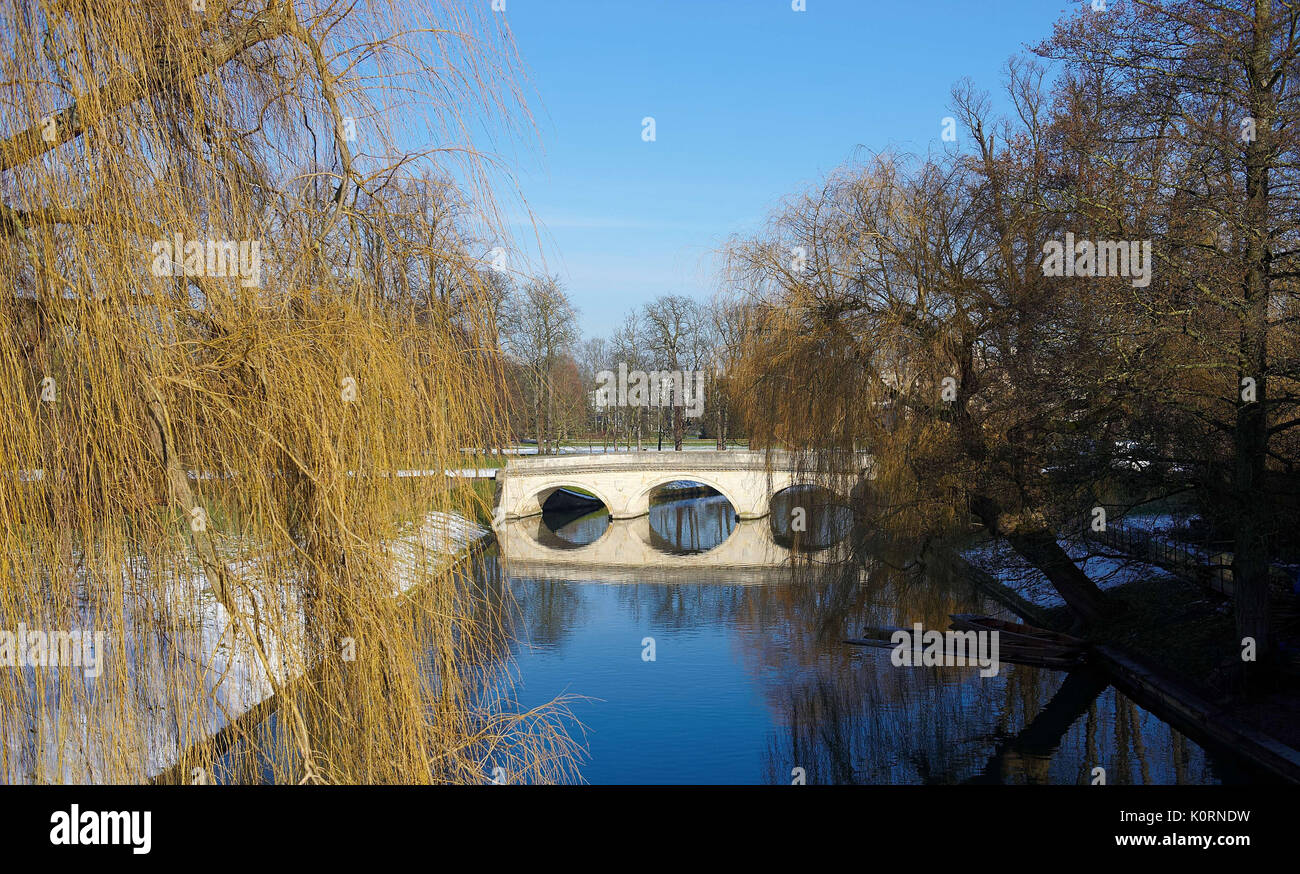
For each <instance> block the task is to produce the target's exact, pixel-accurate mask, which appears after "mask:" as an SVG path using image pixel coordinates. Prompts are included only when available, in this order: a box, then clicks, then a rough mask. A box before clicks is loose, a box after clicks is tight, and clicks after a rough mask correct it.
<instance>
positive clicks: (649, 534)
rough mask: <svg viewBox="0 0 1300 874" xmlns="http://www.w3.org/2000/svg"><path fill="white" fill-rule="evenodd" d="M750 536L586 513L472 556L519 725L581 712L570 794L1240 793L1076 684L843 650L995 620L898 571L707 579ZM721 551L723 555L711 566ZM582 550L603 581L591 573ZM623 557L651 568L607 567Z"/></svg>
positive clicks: (841, 567) (1213, 769) (673, 521)
mask: <svg viewBox="0 0 1300 874" xmlns="http://www.w3.org/2000/svg"><path fill="white" fill-rule="evenodd" d="M773 518H774V519H778V520H780V519H786V518H788V514H787V513H784V512H782V511H780V509H779V507H778V510H777V512H774V514H773ZM827 518H828V517H825V516H819V517H818V518H817V519H816V520H814V524H812V525H811V526H809V528H810V530H812V531H815V532H819V533H818V534H817V535H815V536H813V537H812V539H813V540H814V541H826V540H834V537H826V536H825V533H826V531H827V526H828V522H827ZM832 523H833V520H832ZM634 524H635V525H639V526H640V527H637V528H618V527H614V526H629V525H634ZM758 524H761V525H764V526H769V528H768V532H769V536H770V537H774V539H775V541H776V542H777V543H778V545H780V544H785V545H788V544H789V540H788V536H789V534H790V532H788V531H774V530H773V528H772V527H770V526H772V525H773V523H771V522H769V521H767V520H763V521H762V522H761V523H758ZM754 525H755V523H751V522H745V523H738V522H737V521H736V518H735V516H734V514H733V512H732V510H731V507H730V505H729V504H728V503H727V501H726V500H725V499H724V498H721V497H720V496H716V495H715V496H711V497H696V498H689V499H679V500H669V501H666V502H661V503H658V504H656V505H655V506H653V507H652V509H651V513H650V517H649V520H648V524H647V522H646V520H642V521H641V522H639V523H635V522H634V523H628V522H614V523H611V521H610V519H609V517H608V515H607V514H605V513H604V512H603V510H602V511H599V512H593V513H588V514H586V515H577V514H573V513H570V514H569V516H567V517H559V518H554V517H549V516H548V517H547V518H546V519H544V520H542V522H541V523H540V524H539V523H538V522H537V521H536V520H534V522H533V523H532V527H531V528H530V529H529V534H530V536H532V537H533V538H534V539H535V541H536V542H537V543H538V544H539V545H540V546H542V547H544V550H543V551H541V552H537V551H535V550H534V551H531V552H530V553H529V556H530V557H529V559H528V560H527V561H524V560H523V559H518V560H516V556H515V553H516V552H517V550H516V549H514V548H512V547H511V546H510V545H509V543H510V541H506V545H505V546H504V547H503V549H504V550H505V552H506V553H507V554H506V555H505V556H504V562H502V561H499V560H498V558H497V557H496V556H495V553H493V554H492V555H490V556H489V560H488V563H487V570H486V573H488V574H489V575H493V576H495V577H496V582H497V583H498V584H499V585H504V586H506V587H508V588H509V590H510V592H511V593H512V594H513V599H514V601H515V607H514V613H513V620H512V627H511V632H512V633H513V635H514V636H515V637H516V638H517V639H518V640H519V643H518V645H517V646H516V647H515V662H516V668H517V681H516V686H515V692H516V694H517V696H518V698H519V702H520V704H521V705H523V706H525V707H532V706H536V705H540V704H544V703H545V702H547V701H549V700H551V699H553V698H556V697H557V696H561V695H566V694H567V695H574V696H584V697H583V698H582V699H581V700H577V701H574V702H572V703H571V707H572V710H573V713H574V716H575V717H576V719H577V720H578V721H580V722H581V728H579V726H577V725H571V726H570V729H571V731H574V732H575V733H578V734H580V735H581V736H583V737H584V738H585V744H586V747H587V752H588V756H587V760H586V761H585V763H584V764H583V765H582V766H581V767H580V772H581V775H582V778H583V779H584V780H586V781H587V782H590V783H597V784H600V783H790V782H794V781H796V780H797V779H799V777H800V775H801V774H802V777H803V779H804V780H806V782H807V783H810V784H816V783H877V784H905V783H961V782H1005V783H1027V782H1049V783H1089V782H1093V779H1094V775H1093V769H1094V768H1097V767H1101V768H1104V769H1105V779H1106V782H1107V783H1110V784H1119V783H1157V784H1164V783H1215V782H1221V781H1236V780H1240V779H1242V776H1241V775H1240V774H1238V773H1237V772H1235V770H1233V769H1232V768H1231V767H1229V766H1228V765H1227V764H1224V763H1223V762H1222V761H1221V760H1220V759H1217V758H1216V757H1214V756H1212V755H1210V754H1208V753H1207V752H1206V751H1205V750H1204V749H1202V748H1201V747H1200V746H1198V745H1197V744H1196V743H1193V742H1192V741H1190V740H1188V739H1187V738H1185V737H1183V736H1182V735H1181V734H1179V733H1178V732H1177V731H1175V730H1173V729H1172V728H1171V727H1170V726H1168V725H1167V724H1165V723H1164V722H1162V721H1161V720H1159V719H1158V718H1156V717H1155V716H1154V715H1152V714H1150V713H1148V712H1146V711H1144V710H1143V709H1142V708H1140V707H1138V706H1137V705H1135V704H1134V703H1133V702H1132V701H1130V700H1129V699H1128V698H1126V697H1125V696H1124V695H1122V694H1121V693H1119V692H1118V691H1117V690H1116V689H1115V688H1114V687H1111V686H1109V685H1108V684H1107V683H1106V681H1105V678H1104V677H1100V676H1098V675H1095V674H1093V673H1091V672H1080V671H1076V672H1074V673H1072V674H1070V675H1069V676H1068V677H1067V676H1066V675H1065V674H1064V673H1061V672H1057V671H1050V670H1045V669H1037V668H1029V667H1023V666H1015V665H1009V664H1006V663H1003V664H1002V667H1001V670H1000V672H999V673H998V674H997V675H996V676H994V677H988V678H985V677H981V676H980V674H979V671H978V669H977V668H974V667H969V668H956V667H954V668H934V667H931V668H925V667H919V668H913V667H896V666H894V665H893V664H892V663H891V661H890V658H889V656H890V652H889V650H887V649H872V648H864V647H855V646H851V645H847V644H845V643H843V638H844V637H845V636H851V635H856V632H858V631H860V630H861V628H862V627H863V626H866V625H871V626H902V627H910V626H911V625H912V623H913V622H922V623H923V624H924V626H925V627H926V628H944V627H946V626H947V621H948V619H947V617H948V614H951V613H959V612H978V613H987V614H990V615H998V614H999V612H1000V611H999V609H998V608H997V607H996V605H993V604H991V603H988V602H986V601H985V600H984V599H983V598H982V597H980V596H979V595H977V594H976V593H974V592H973V591H972V590H971V589H970V587H969V585H968V584H966V583H965V582H963V581H961V580H958V579H952V578H950V577H948V576H945V574H944V573H943V572H942V571H940V570H938V569H927V568H919V567H916V566H912V567H905V565H907V564H908V562H906V561H903V560H888V561H887V560H884V559H880V560H876V559H871V560H859V561H858V562H856V563H855V562H843V561H840V562H830V561H829V560H828V559H827V555H826V554H825V553H822V554H820V555H817V554H814V555H813V556H811V557H810V558H805V559H802V560H800V561H798V562H795V564H794V569H792V567H791V562H790V560H789V559H787V562H786V565H785V566H775V565H769V566H767V567H754V566H743V565H725V564H724V565H714V566H710V565H708V564H707V561H708V560H709V557H710V556H711V555H725V556H727V557H729V558H730V559H732V560H735V559H737V558H744V557H745V556H744V555H743V554H742V553H739V552H737V550H736V548H735V546H736V543H744V544H749V543H761V542H763V537H761V536H759V534H760V533H761V532H758V529H756V528H755V527H754ZM830 527H831V528H833V527H834V525H833V524H830ZM756 532H758V533H756ZM800 536H802V537H804V538H807V537H808V536H809V535H806V534H805V535H800ZM729 537H732V538H735V537H739V538H742V540H740V541H736V542H734V543H733V544H732V546H731V547H730V550H731V551H730V552H729V553H724V552H723V551H724V550H726V549H728V545H727V543H726V541H727V540H728V538H729ZM606 538H608V540H605V539H606ZM814 545H825V544H824V543H822V542H818V543H815V544H814ZM602 548H604V549H606V553H605V554H604V557H605V558H606V559H608V560H609V564H608V565H604V566H602V565H599V564H592V563H591V562H592V561H593V560H599V559H600V558H601V556H602V553H600V552H599V551H593V550H599V549H602ZM642 548H648V549H651V550H653V551H654V554H655V555H656V556H659V557H660V560H658V561H656V562H654V563H653V565H651V566H646V567H642V568H638V567H636V566H633V567H627V566H624V565H625V563H626V562H627V561H629V560H630V559H631V558H633V557H634V556H633V551H634V550H636V549H642ZM747 548H748V547H747ZM757 551H758V547H754V548H750V549H749V553H750V557H751V558H752V557H753V554H754V553H756V552H757ZM637 554H639V553H637ZM539 555H540V556H542V558H538V556H539ZM593 556H594V559H593ZM583 562H586V564H584V563H583ZM503 564H504V567H505V570H504V571H503V570H502V565H503ZM651 645H653V658H651V653H650V646H651ZM800 769H801V770H800Z"/></svg>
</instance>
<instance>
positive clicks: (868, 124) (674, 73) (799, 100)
mask: <svg viewBox="0 0 1300 874" xmlns="http://www.w3.org/2000/svg"><path fill="white" fill-rule="evenodd" d="M483 2H487V0H483ZM806 5H807V10H806V11H804V12H795V11H793V10H792V9H791V3H790V0H507V3H506V12H505V14H506V15H507V17H508V21H509V24H510V28H511V30H512V31H513V33H514V36H515V39H516V42H517V45H518V49H519V52H520V55H521V56H522V58H523V62H524V64H525V66H526V68H527V71H528V73H529V76H530V80H531V82H530V84H531V88H532V91H533V93H534V95H535V98H534V100H533V102H532V105H531V108H532V110H533V113H534V115H535V117H536V119H535V120H536V124H537V141H536V142H535V143H534V144H533V146H532V148H531V149H530V150H529V151H527V152H525V153H523V154H521V155H519V156H518V164H517V165H516V167H515V170H516V172H517V174H518V182H519V185H520V188H521V193H522V195H523V197H524V198H525V199H526V201H527V203H528V206H529V208H530V209H531V210H532V212H533V214H534V215H535V216H536V218H537V219H538V220H539V221H540V222H541V224H542V226H543V227H542V234H543V236H542V240H541V246H540V249H539V246H538V243H537V239H536V236H535V235H534V234H533V231H532V229H531V226H528V227H526V228H525V227H524V226H522V225H520V226H516V227H515V228H514V230H515V232H516V234H517V238H518V239H520V240H521V241H522V242H524V243H526V244H527V246H528V247H529V248H530V249H531V253H532V255H531V257H532V259H533V263H532V264H531V265H528V268H529V269H532V270H534V271H536V270H541V269H545V270H547V271H548V272H551V273H557V274H559V276H560V277H561V279H562V281H563V282H564V283H565V285H566V287H567V288H568V290H569V292H570V294H571V296H572V298H573V301H574V303H575V305H576V306H577V307H578V308H579V310H580V312H581V324H582V327H583V331H584V333H585V334H587V335H588V336H592V335H601V334H608V333H609V332H610V331H611V329H612V328H614V327H615V326H616V325H617V324H619V323H620V322H621V321H622V319H623V317H624V315H625V314H626V313H627V312H628V311H630V310H632V309H634V308H637V307H639V306H640V305H641V304H642V303H644V302H646V301H648V300H651V299H653V298H655V297H657V296H658V295H661V294H689V295H692V296H697V297H700V298H701V299H707V298H708V297H709V296H710V295H711V294H712V292H713V290H714V288H715V287H716V262H715V260H714V257H713V255H714V253H715V252H716V250H717V249H718V247H719V246H720V245H721V244H722V243H724V242H725V241H726V240H727V239H728V238H729V237H730V236H732V235H734V234H738V233H739V234H744V233H746V232H752V231H754V230H756V229H757V228H758V227H760V226H761V224H762V222H763V221H764V219H765V217H766V216H767V215H768V213H769V212H770V211H771V210H772V209H773V208H774V207H775V206H777V205H778V204H779V203H780V202H781V200H782V199H783V198H785V197H787V196H789V195H791V194H793V193H795V192H797V191H799V190H801V189H803V188H805V187H807V186H808V185H811V184H814V183H816V182H817V181H818V180H820V179H821V178H822V177H823V176H824V175H825V174H827V173H828V172H830V171H831V170H833V169H834V168H835V167H837V166H838V165H840V164H842V163H844V162H845V161H847V160H849V159H851V158H852V157H853V156H854V154H855V152H856V151H858V150H859V149H866V150H868V151H878V150H882V149H891V148H892V149H896V150H900V151H906V152H911V153H917V154H923V153H925V152H928V151H930V150H937V149H939V148H940V147H941V145H942V144H941V142H940V132H941V124H942V119H943V117H944V116H946V115H948V114H949V112H948V110H947V107H948V103H949V92H950V90H951V88H952V85H953V84H954V83H955V82H957V81H958V80H959V79H961V78H962V77H964V76H969V77H970V78H972V79H973V80H974V81H975V82H976V83H977V84H978V85H979V86H980V87H981V88H984V89H985V90H988V91H990V92H992V93H994V95H995V96H996V93H997V92H998V90H999V88H1000V86H1001V83H1002V81H1003V76H1002V73H1003V69H1004V67H1005V64H1006V61H1007V59H1008V58H1009V57H1011V56H1012V55H1013V54H1015V53H1017V52H1018V51H1020V50H1021V49H1022V48H1023V47H1024V46H1025V45H1026V44H1033V43H1036V42H1037V41H1039V40H1041V39H1044V38H1046V37H1047V36H1049V35H1050V34H1051V30H1052V24H1053V22H1054V21H1056V20H1057V19H1058V18H1059V17H1060V16H1061V15H1062V14H1064V13H1065V11H1066V10H1067V7H1068V8H1070V9H1073V8H1074V7H1075V4H1074V3H1073V2H1071V0H889V2H886V0H806ZM646 116H652V117H654V119H655V127H656V140H655V141H654V142H645V141H643V139H642V135H641V134H642V119H643V118H645V117H646ZM959 145H960V144H959ZM518 217H519V216H518V213H516V215H515V216H514V218H516V219H517V218H518Z"/></svg>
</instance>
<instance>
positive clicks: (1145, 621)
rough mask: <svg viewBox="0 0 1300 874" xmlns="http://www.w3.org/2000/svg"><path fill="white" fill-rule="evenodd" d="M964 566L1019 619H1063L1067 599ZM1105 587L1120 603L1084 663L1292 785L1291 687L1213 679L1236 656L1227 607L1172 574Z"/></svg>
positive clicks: (1298, 763)
mask: <svg viewBox="0 0 1300 874" xmlns="http://www.w3.org/2000/svg"><path fill="white" fill-rule="evenodd" d="M963 563H964V562H963ZM966 570H967V573H968V574H969V576H970V579H971V580H972V582H973V583H974V584H975V585H976V587H977V588H979V589H980V590H982V591H984V592H986V593H987V594H989V595H990V596H991V597H993V598H994V599H996V600H997V601H998V602H999V603H1001V604H1003V605H1004V606H1005V607H1006V608H1007V609H1009V610H1011V611H1012V612H1014V613H1015V614H1016V615H1018V616H1019V617H1020V618H1021V619H1023V620H1024V621H1026V622H1029V623H1031V624H1034V625H1039V626H1042V627H1045V628H1054V629H1064V628H1066V627H1068V625H1069V624H1070V614H1069V612H1068V610H1067V609H1066V608H1065V607H1063V606H1053V607H1046V608H1044V607H1041V606H1039V605H1036V604H1034V603H1033V602H1031V601H1029V600H1027V599H1025V598H1024V597H1023V596H1021V595H1020V594H1019V593H1018V592H1016V591H1015V590H1014V589H1012V588H1011V587H1010V586H1007V585H1005V584H1004V583H1002V582H1001V581H999V580H998V579H997V578H995V577H994V576H992V575H991V574H989V573H988V572H986V571H985V570H983V569H981V568H979V567H978V566H975V565H971V564H968V563H967V564H966ZM1110 592H1111V597H1113V598H1117V599H1119V600H1121V601H1122V602H1123V604H1124V607H1125V609H1124V610H1123V611H1122V612H1121V613H1119V614H1117V615H1116V616H1115V617H1113V618H1111V619H1110V620H1108V621H1107V622H1104V623H1102V624H1100V625H1098V626H1097V627H1095V628H1093V629H1092V630H1091V632H1090V634H1089V641H1090V643H1091V644H1092V646H1091V649H1090V651H1089V661H1090V662H1091V663H1092V664H1094V665H1096V666H1098V667H1100V668H1101V669H1103V670H1104V671H1105V672H1106V673H1107V675H1108V676H1109V677H1110V679H1111V680H1112V682H1114V683H1115V684H1116V685H1117V686H1118V687H1119V688H1121V689H1122V690H1123V691H1124V693H1125V694H1126V695H1128V696H1129V697H1131V698H1133V699H1134V700H1135V701H1138V702H1139V703H1140V704H1141V705H1142V706H1143V707H1146V708H1147V709H1149V710H1151V711H1152V712H1153V713H1156V714H1157V715H1159V716H1160V718H1162V719H1164V720H1166V721H1168V722H1169V723H1171V724H1173V725H1175V726H1176V727H1178V729H1179V730H1180V731H1182V732H1183V733H1184V734H1186V735H1188V736H1189V737H1192V738H1194V739H1196V740H1197V742H1199V743H1203V744H1211V745H1214V746H1217V747H1218V748H1220V749H1222V750H1224V751H1225V752H1227V753H1229V754H1231V755H1233V756H1235V757H1238V758H1240V759H1242V760H1244V761H1245V762H1246V763H1248V765H1249V766H1251V767H1252V768H1253V769H1256V770H1258V771H1260V772H1262V773H1266V774H1269V775H1272V776H1273V777H1275V778H1277V779H1280V780H1285V781H1288V782H1292V783H1300V719H1297V718H1296V717H1297V716H1300V708H1297V706H1296V704H1295V701H1296V691H1297V690H1288V691H1286V692H1285V694H1281V695H1279V694H1276V693H1274V694H1269V695H1266V696H1265V697H1263V698H1254V699H1252V698H1251V697H1249V696H1248V695H1247V694H1246V693H1245V690H1240V689H1238V690H1236V691H1235V693H1234V691H1233V690H1230V689H1228V688H1225V687H1224V685H1217V687H1216V684H1215V683H1214V680H1215V679H1218V680H1219V681H1220V683H1221V684H1222V683H1227V682H1230V680H1229V678H1230V676H1231V674H1232V672H1229V671H1225V670H1224V666H1225V665H1227V664H1231V660H1232V659H1233V658H1240V650H1239V649H1237V648H1235V647H1233V646H1231V643H1232V641H1233V636H1234V634H1233V618H1232V611H1231V605H1230V604H1226V603H1225V602H1223V601H1222V600H1221V599H1218V598H1216V597H1214V596H1213V595H1211V594H1208V593H1206V592H1204V591H1202V590H1200V589H1198V588H1197V587H1195V586H1192V585H1190V584H1188V583H1187V582H1186V581H1184V580H1181V579H1178V578H1177V577H1172V576H1162V577H1148V578H1141V579H1136V580H1132V581H1130V582H1127V583H1125V584H1123V585H1120V586H1116V587H1114V588H1112V589H1111V590H1110ZM1204 678H1210V682H1206V680H1205V679H1204Z"/></svg>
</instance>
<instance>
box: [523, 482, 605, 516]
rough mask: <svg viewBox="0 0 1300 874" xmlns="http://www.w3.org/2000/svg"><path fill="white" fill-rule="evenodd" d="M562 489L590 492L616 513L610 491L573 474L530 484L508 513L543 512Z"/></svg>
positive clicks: (529, 514) (533, 514) (532, 514)
mask: <svg viewBox="0 0 1300 874" xmlns="http://www.w3.org/2000/svg"><path fill="white" fill-rule="evenodd" d="M560 489H569V490H574V489H577V490H578V491H583V492H590V493H591V494H593V495H595V496H596V499H597V500H598V501H600V502H601V503H602V504H604V505H605V509H606V510H608V511H609V512H610V514H611V515H613V513H614V508H615V506H616V504H615V502H614V501H613V500H611V498H610V495H609V494H608V493H602V492H603V490H602V489H601V488H600V487H599V486H594V485H593V484H591V483H588V482H584V481H582V480H581V479H580V478H579V477H573V476H571V477H566V478H560V479H556V480H554V481H553V482H547V483H544V484H542V485H535V486H530V487H529V489H528V493H525V495H524V497H523V499H522V500H521V501H519V502H518V503H517V504H516V505H515V507H514V508H513V509H511V510H508V511H507V512H508V515H511V516H519V517H524V516H536V515H538V514H540V513H541V512H542V507H543V506H544V505H545V504H546V502H547V500H548V499H549V498H550V497H551V495H553V494H555V493H556V492H558V491H559V490H560Z"/></svg>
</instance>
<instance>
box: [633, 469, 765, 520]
mask: <svg viewBox="0 0 1300 874" xmlns="http://www.w3.org/2000/svg"><path fill="white" fill-rule="evenodd" d="M677 482H688V483H699V484H700V485H702V486H708V487H709V488H711V489H713V490H714V491H715V492H717V493H718V494H720V495H722V497H724V498H726V499H727V503H729V504H731V510H732V512H733V513H736V514H737V515H739V514H740V507H741V505H740V504H739V503H738V502H737V501H736V498H735V497H734V495H732V494H730V492H732V491H733V490H732V489H729V488H727V487H726V486H724V485H722V484H721V483H720V482H718V481H717V480H716V479H713V478H711V477H706V476H701V475H700V474H699V473H696V472H694V471H687V472H685V473H674V474H672V475H668V474H665V475H663V476H662V477H659V478H656V479H653V480H651V485H648V486H646V487H645V488H644V489H642V490H641V492H640V493H639V494H638V495H636V496H635V497H634V498H633V500H632V502H631V504H630V506H629V507H628V510H629V514H630V515H638V516H639V515H642V514H643V513H648V512H650V496H651V495H652V494H654V492H655V490H656V489H661V488H663V487H664V486H666V485H668V484H669V483H677ZM638 511H639V512H638Z"/></svg>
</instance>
